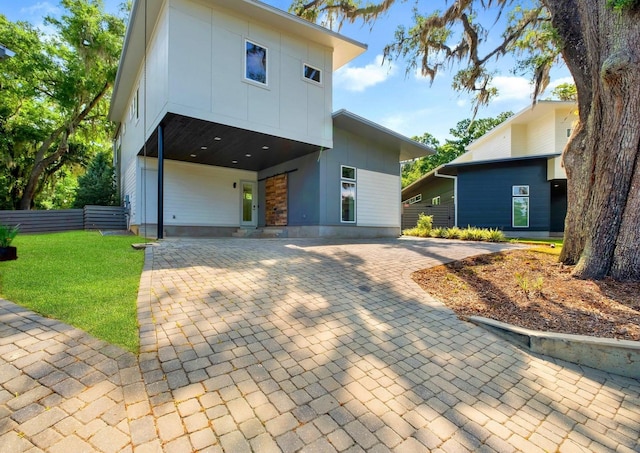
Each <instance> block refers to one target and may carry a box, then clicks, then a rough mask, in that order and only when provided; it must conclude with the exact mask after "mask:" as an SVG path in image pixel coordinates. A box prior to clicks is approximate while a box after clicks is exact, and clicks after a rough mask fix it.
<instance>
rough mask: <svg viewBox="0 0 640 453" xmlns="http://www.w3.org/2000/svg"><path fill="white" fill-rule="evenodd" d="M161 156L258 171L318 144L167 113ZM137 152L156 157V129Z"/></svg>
mask: <svg viewBox="0 0 640 453" xmlns="http://www.w3.org/2000/svg"><path fill="white" fill-rule="evenodd" d="M161 124H162V136H163V157H164V159H169V160H175V161H181V162H189V163H195V164H202V165H215V166H218V167H227V168H235V169H241V170H250V171H260V170H264V169H265V168H269V167H272V166H274V165H277V164H280V163H282V162H286V161H288V160H291V159H295V158H298V157H301V156H304V155H307V154H310V153H313V152H317V151H320V150H321V149H322V147H321V146H318V145H314V144H310V143H303V142H297V141H295V140H290V139H286V138H282V137H275V136H272V135H268V134H263V133H260V132H255V131H250V130H246V129H239V128H236V127H233V126H228V125H225V124H220V123H212V122H209V121H205V120H200V119H196V118H190V117H187V116H182V115H177V114H174V113H168V114H166V115H165V117H164V118H163V119H162V121H161ZM138 155H139V156H147V157H158V130H157V129H156V130H155V131H154V132H153V134H151V137H149V140H148V141H147V145H146V147H143V148H142V149H140V150H139V152H138Z"/></svg>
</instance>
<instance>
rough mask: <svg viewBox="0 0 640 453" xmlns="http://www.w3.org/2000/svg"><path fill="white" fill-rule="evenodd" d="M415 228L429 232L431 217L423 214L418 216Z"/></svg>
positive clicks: (431, 225) (431, 224)
mask: <svg viewBox="0 0 640 453" xmlns="http://www.w3.org/2000/svg"><path fill="white" fill-rule="evenodd" d="M416 228H418V229H419V230H426V231H427V232H430V231H431V229H432V228H433V216H432V215H425V214H424V212H423V213H422V214H420V215H419V216H418V224H417V225H416Z"/></svg>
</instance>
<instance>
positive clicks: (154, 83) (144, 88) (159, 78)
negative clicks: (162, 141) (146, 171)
mask: <svg viewBox="0 0 640 453" xmlns="http://www.w3.org/2000/svg"><path fill="white" fill-rule="evenodd" d="M165 10H166V8H165ZM168 31H169V22H168V18H167V16H166V14H161V15H160V18H159V20H158V23H157V24H156V28H155V30H154V32H153V34H152V36H151V38H150V41H149V52H148V56H147V70H146V72H145V71H144V66H143V65H142V64H141V67H140V71H139V73H138V75H137V78H136V83H135V84H134V85H133V90H132V92H131V93H129V101H128V103H127V109H126V111H125V112H124V117H123V118H122V119H121V126H120V135H121V136H122V156H121V162H122V168H126V169H127V171H128V169H130V168H131V166H132V165H136V162H137V160H138V158H137V154H138V152H139V151H140V149H142V147H143V145H144V134H143V128H144V126H145V123H146V126H147V136H148V135H150V131H152V130H153V129H154V127H155V125H156V124H157V123H158V122H159V121H160V119H161V117H162V116H164V114H165V113H166V107H167V100H168V68H167V65H168V38H169V35H168ZM136 90H137V91H138V117H137V118H130V117H129V107H130V105H131V103H132V101H133V97H134V95H135V92H136ZM123 130H124V131H125V133H124V134H123V133H122V131H123Z"/></svg>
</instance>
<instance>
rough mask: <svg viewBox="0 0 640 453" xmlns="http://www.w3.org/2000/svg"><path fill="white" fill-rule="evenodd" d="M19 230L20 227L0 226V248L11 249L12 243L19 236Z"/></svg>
mask: <svg viewBox="0 0 640 453" xmlns="http://www.w3.org/2000/svg"><path fill="white" fill-rule="evenodd" d="M19 229H20V227H19V225H16V226H13V227H12V226H5V225H0V247H9V246H10V245H11V242H12V241H13V240H14V239H15V238H16V236H17V235H18V230H19Z"/></svg>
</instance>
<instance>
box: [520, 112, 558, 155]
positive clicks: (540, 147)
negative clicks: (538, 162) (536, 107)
mask: <svg viewBox="0 0 640 453" xmlns="http://www.w3.org/2000/svg"><path fill="white" fill-rule="evenodd" d="M555 130H556V128H555V118H554V115H553V114H550V115H546V116H543V117H542V118H539V119H537V120H535V121H532V122H530V123H529V124H528V125H527V155H529V156H538V155H540V154H551V153H553V152H555Z"/></svg>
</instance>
